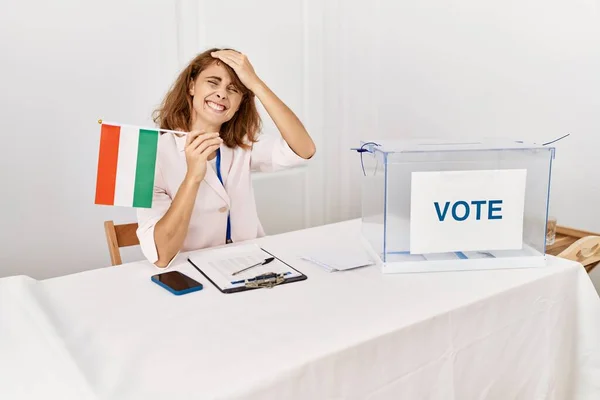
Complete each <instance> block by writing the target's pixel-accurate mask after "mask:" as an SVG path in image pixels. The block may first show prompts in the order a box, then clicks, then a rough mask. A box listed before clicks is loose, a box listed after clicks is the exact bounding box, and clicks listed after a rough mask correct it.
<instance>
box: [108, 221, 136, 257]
mask: <svg viewBox="0 0 600 400" xmlns="http://www.w3.org/2000/svg"><path fill="white" fill-rule="evenodd" d="M137 228H138V224H137V223H131V224H121V225H115V224H114V222H113V221H104V232H105V233H106V243H107V244H108V252H109V253H110V261H111V263H112V265H120V264H122V263H123V261H122V260H121V251H120V250H119V248H120V247H127V246H136V245H139V244H140V241H139V239H138V237H137V234H136V230H137Z"/></svg>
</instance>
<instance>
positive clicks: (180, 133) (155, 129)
mask: <svg viewBox="0 0 600 400" xmlns="http://www.w3.org/2000/svg"><path fill="white" fill-rule="evenodd" d="M98 123H99V124H100V125H102V124H106V125H115V126H128V127H133V128H139V129H147V130H149V131H159V132H168V133H176V134H178V135H187V134H188V132H181V131H171V130H169V129H161V128H147V127H144V126H137V125H126V124H119V123H116V122H108V121H103V120H101V119H99V120H98Z"/></svg>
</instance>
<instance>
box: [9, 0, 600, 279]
mask: <svg viewBox="0 0 600 400" xmlns="http://www.w3.org/2000/svg"><path fill="white" fill-rule="evenodd" d="M1 9H2V12H1V13H0V57H1V58H2V62H1V64H0V68H1V69H0V101H1V104H0V115H1V116H2V129H1V130H0V132H1V133H0V135H1V138H2V145H1V146H0V179H1V180H0V182H1V183H2V196H1V199H2V200H1V202H2V203H1V207H0V210H1V215H0V224H1V225H0V243H1V246H2V248H1V252H0V276H8V275H15V274H26V275H30V276H32V277H34V278H46V277H50V276H58V275H63V274H68V273H74V272H78V271H83V270H87V269H92V268H98V267H103V266H106V265H108V264H109V257H108V251H107V248H106V242H105V238H104V232H103V227H102V223H103V221H104V220H107V219H113V220H115V222H117V223H122V222H131V221H134V220H135V212H134V211H133V210H130V209H122V208H113V207H101V206H95V205H94V204H93V202H94V189H95V178H96V175H95V174H96V163H97V156H98V138H99V129H98V127H99V126H98V124H97V122H96V121H97V120H98V119H99V118H103V119H105V120H110V121H117V122H121V123H129V124H139V125H146V126H152V120H151V113H152V111H153V110H154V108H155V107H156V106H157V105H158V104H159V103H160V101H161V100H162V96H163V95H164V94H165V92H166V91H167V90H168V88H169V86H170V85H171V84H172V82H173V81H174V80H175V78H176V76H177V73H178V72H179V70H180V69H181V68H183V67H184V66H185V64H186V63H187V61H189V59H191V58H192V57H193V56H194V55H195V54H196V53H198V52H200V51H203V50H205V49H207V48H209V47H213V46H216V47H224V46H228V47H234V48H236V49H238V50H240V51H243V52H244V53H246V54H247V55H248V56H249V58H250V60H251V62H252V63H253V64H254V66H255V69H256V70H257V72H258V74H259V76H260V77H261V78H262V79H263V80H264V81H265V82H266V83H267V84H269V85H270V87H271V88H272V89H273V90H274V91H275V92H276V93H277V94H278V95H279V96H280V97H281V98H282V99H283V100H284V101H285V102H286V103H287V104H288V105H289V106H290V107H291V108H292V109H293V110H294V111H295V112H296V113H297V114H298V116H299V117H300V118H301V119H302V120H303V122H304V123H305V124H306V126H307V127H308V129H309V131H310V133H311V134H312V136H313V137H314V139H315V141H316V143H317V146H318V153H317V155H316V156H315V159H314V160H313V162H312V163H311V164H310V166H309V167H308V168H305V169H302V170H299V171H292V172H286V173H284V174H279V175H273V176H271V175H269V176H257V177H256V178H255V183H256V191H257V201H258V203H259V212H260V214H261V218H262V219H263V223H264V225H265V228H266V229H267V232H268V233H271V234H273V233H278V232H284V231H288V230H293V229H300V228H303V227H308V226H314V225H319V224H323V223H329V222H335V221H339V220H344V219H349V218H356V217H358V216H360V194H359V191H358V188H359V186H358V179H357V178H358V177H359V176H360V174H361V172H360V164H359V163H357V161H358V159H357V157H356V153H352V152H350V151H349V149H350V148H351V147H354V146H356V145H357V144H358V142H359V140H361V139H376V138H392V137H402V138H406V137H440V138H445V139H446V138H454V137H477V138H481V137H506V138H509V139H515V140H525V141H533V142H536V143H542V142H545V141H549V140H552V139H555V138H557V137H560V136H562V135H564V134H567V133H570V134H571V136H570V137H568V138H566V139H564V140H562V141H560V142H558V143H557V144H556V145H557V153H556V160H555V163H554V170H553V177H552V196H551V200H552V205H551V212H552V214H554V215H556V216H557V217H558V223H559V224H560V225H567V226H572V227H575V228H578V229H584V230H590V231H596V232H600V211H598V204H600V182H599V178H600V175H599V171H600V157H598V149H599V148H600V135H599V133H600V113H599V110H600V73H599V71H600V51H599V50H598V49H600V2H599V1H594V0H550V1H548V0H519V1H516V0H508V1H502V2H493V1H481V0H463V1H460V2H459V1H445V0H424V1H406V0H393V1H392V0H387V1H383V0H374V1H369V2H364V1H358V0H335V1H334V0H325V1H320V0H286V1H277V0H256V1H251V2H250V1H246V0H228V1H227V2H214V1H211V2H208V1H141V0H139V1H131V0H129V1H122V0H120V1H116V0H104V1H90V2H80V1H75V0H59V1H53V2H47V1H41V0H27V1H16V0H8V1H7V0H2V1H1ZM262 112H263V116H265V117H266V115H265V114H264V111H262ZM264 122H265V133H267V134H273V133H276V132H275V128H274V126H273V124H272V123H271V122H270V121H269V120H268V119H267V118H265V121H264ZM124 255H125V260H126V261H129V260H134V259H138V258H140V257H141V255H140V253H139V251H138V250H137V249H128V250H125V251H124Z"/></svg>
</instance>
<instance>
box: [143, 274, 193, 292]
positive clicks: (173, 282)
mask: <svg viewBox="0 0 600 400" xmlns="http://www.w3.org/2000/svg"><path fill="white" fill-rule="evenodd" d="M151 279H152V282H154V283H156V284H157V285H159V286H162V287H163V288H165V289H167V290H168V291H169V292H171V293H173V294H174V295H177V296H179V295H182V294H186V293H191V292H196V291H198V290H202V288H203V286H202V284H201V283H200V282H197V281H195V280H193V279H192V278H190V277H189V276H187V275H185V274H183V273H181V272H179V271H169V272H165V273H162V274H158V275H153V276H152V278H151Z"/></svg>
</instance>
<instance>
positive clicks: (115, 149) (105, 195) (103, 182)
mask: <svg viewBox="0 0 600 400" xmlns="http://www.w3.org/2000/svg"><path fill="white" fill-rule="evenodd" d="M157 146H158V130H151V129H146V128H139V127H135V126H128V125H118V124H108V123H102V125H101V129H100V154H99V156H98V175H97V179H96V201H95V203H96V204H102V205H110V206H125V207H140V208H150V207H152V192H153V188H154V170H155V168H156V153H157Z"/></svg>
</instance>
